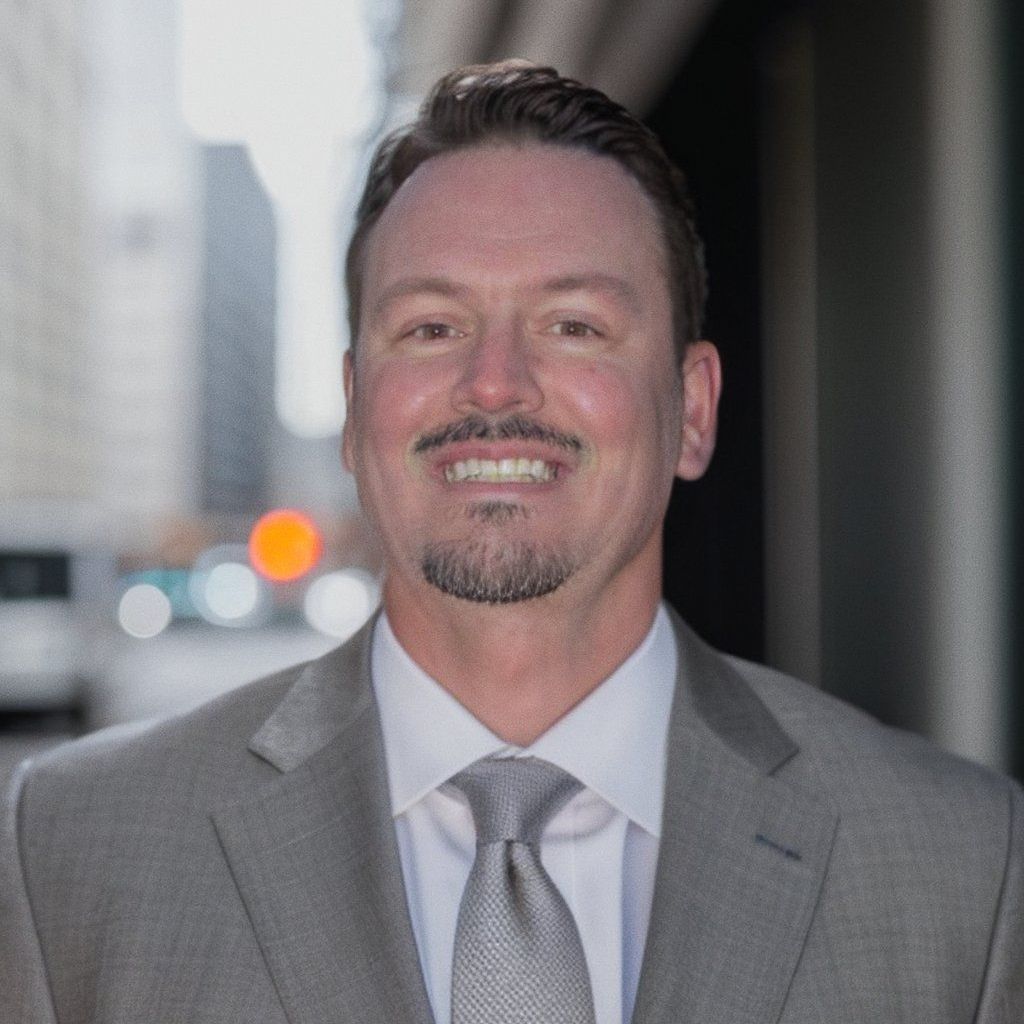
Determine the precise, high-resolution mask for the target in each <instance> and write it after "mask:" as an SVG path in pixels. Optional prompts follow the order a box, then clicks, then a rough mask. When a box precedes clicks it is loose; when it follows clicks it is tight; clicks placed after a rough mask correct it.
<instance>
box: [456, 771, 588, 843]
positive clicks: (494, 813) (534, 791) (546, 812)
mask: <svg viewBox="0 0 1024 1024" xmlns="http://www.w3.org/2000/svg"><path fill="white" fill-rule="evenodd" d="M451 783H452V785H453V786H455V787H456V788H457V789H460V790H462V792H463V793H464V794H465V795H466V798H467V799H468V800H469V806H470V808H471V810H472V811H473V821H474V823H475V824H476V837H477V842H478V843H496V842H501V841H503V840H506V839H511V840H514V841H516V842H520V843H537V842H539V841H540V835H541V832H543V831H544V826H545V825H546V824H547V823H548V821H549V819H551V818H552V817H553V816H554V815H555V813H556V812H557V811H558V810H559V808H561V807H562V806H564V805H565V804H566V803H567V802H568V800H569V798H570V797H572V796H573V795H574V794H575V793H576V792H577V791H578V790H580V789H582V788H583V787H582V784H581V783H580V782H579V781H578V780H576V779H574V778H573V777H572V776H571V775H570V774H569V773H568V772H564V771H562V769H561V768H558V767H556V766H555V765H553V764H551V763H550V762H548V761H542V760H540V759H539V758H536V757H520V758H515V757H500V758H499V757H488V758H484V759H483V760H482V761H477V762H476V763H475V764H471V765H470V766H469V767H468V768H466V769H465V770H464V771H461V772H459V774H458V775H455V776H453V777H452V779H451Z"/></svg>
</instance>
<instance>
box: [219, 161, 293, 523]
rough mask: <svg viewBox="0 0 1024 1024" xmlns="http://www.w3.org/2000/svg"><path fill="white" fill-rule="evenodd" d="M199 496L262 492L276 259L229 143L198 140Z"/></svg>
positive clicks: (255, 192)
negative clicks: (200, 208) (203, 143)
mask: <svg viewBox="0 0 1024 1024" xmlns="http://www.w3.org/2000/svg"><path fill="white" fill-rule="evenodd" d="M201 166H202V205H203V220H204V225H203V244H202V276H201V294H202V310H201V316H200V351H201V360H200V361H201V377H202V385H201V387H202V392H201V393H202V412H201V417H200V430H201V440H202V444H201V455H200V479H201V494H200V505H201V508H202V510H203V511H204V512H213V513H229V514H230V513H242V514H245V513H251V512H254V511H260V510H261V509H262V508H263V507H264V506H265V505H266V504H267V502H268V501H269V493H270V449H271V438H272V435H273V429H274V425H275V416H274V339H275V321H276V301H275V295H276V288H277V284H276V282H277V260H276V236H275V227H274V211H273V208H272V207H271V203H270V200H269V199H268V197H267V195H266V192H265V191H264V190H263V187H262V185H261V184H260V182H259V180H258V179H257V177H256V174H255V172H254V170H253V167H252V164H251V162H250V160H249V156H248V152H247V150H246V148H245V147H244V146H239V145H207V146H203V148H202V163H201Z"/></svg>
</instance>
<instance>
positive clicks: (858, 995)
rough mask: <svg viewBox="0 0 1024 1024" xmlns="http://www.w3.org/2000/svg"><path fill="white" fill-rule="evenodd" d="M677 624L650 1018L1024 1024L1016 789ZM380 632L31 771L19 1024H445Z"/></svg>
mask: <svg viewBox="0 0 1024 1024" xmlns="http://www.w3.org/2000/svg"><path fill="white" fill-rule="evenodd" d="M677 631H678V634H679V640H680V654H681V657H680V675H679V683H678V686H677V692H676V700H675V706H674V710H673V717H672V723H671V739H670V756H669V765H668V777H667V790H666V799H665V816H664V827H663V836H662V841H661V854H660V859H659V864H658V873H657V880H656V887H655V896H654V908H653V913H652V919H651V924H650V932H649V936H648V941H647V948H646V954H645V961H644V967H643V972H642V977H641V981H640V989H639V993H638V998H637V1004H636V1012H635V1015H634V1021H635V1022H636V1024H682V1022H701V1024H716V1022H717V1024H755V1022H757V1024H769V1022H779V1021H781V1022H786V1024H811V1022H814V1024H821V1022H828V1024H844V1022H849V1024H853V1022H857V1024H866V1022H871V1024H881V1022H885V1024H888V1022H896V1021H905V1022H907V1024H928V1022H940V1021H941V1022H950V1024H952V1022H956V1024H961V1022H963V1024H966V1022H968V1021H977V1022H983V1024H997V1022H998V1024H1021V1021H1024V799H1022V794H1021V791H1020V790H1019V789H1018V788H1017V787H1016V786H1015V785H1014V784H1012V783H1010V782H1009V781H1008V780H1006V779H1003V778H1001V777H998V776H995V775H993V774H991V773H989V772H986V771H984V770H983V769H981V768H977V767H974V766H972V765H969V764H965V763H963V762H960V761H957V760H955V759H953V758H951V757H948V756H946V755H943V754H941V753H939V752H937V751H936V750H935V749H933V748H932V747H930V746H929V745H928V744H926V743H925V742H923V741H921V740H919V739H916V738H914V737H912V736H907V735H903V734H900V733H897V732H894V731H891V730H889V729H886V728H883V727H881V726H879V725H878V724H877V723H875V722H873V721H871V720H870V719H869V718H867V717H866V716H864V715H863V714H861V713H859V712H857V711H855V710H853V709H851V708H849V707H846V706H845V705H842V704H840V703H838V702H837V701H835V700H833V699H831V698H829V697H827V696H825V695H823V694H821V693H819V692H817V691H815V690H812V689H810V688H808V687H805V686H803V685H801V684H799V683H797V682H794V681H793V680H791V679H788V678H786V677H783V676H780V675H778V674H777V673H774V672H771V671H770V670H768V669H765V668H761V667H757V666H753V665H749V664H746V663H742V662H739V661H736V660H733V659H728V658H724V657H722V656H721V655H719V654H717V653H715V652H713V651H712V650H710V649H709V648H708V647H706V646H705V645H704V644H703V643H701V641H699V640H698V639H697V638H696V637H695V636H693V634H692V633H690V632H689V631H688V630H687V629H686V627H685V626H683V625H682V624H681V623H677ZM368 635H369V633H368V630H364V631H363V632H362V633H361V634H360V635H359V636H357V637H356V638H355V639H354V640H353V641H351V642H350V643H349V644H347V645H346V646H344V647H342V648H340V649H339V650H337V651H335V652H333V653H331V654H329V655H327V656H326V657H324V658H322V659H320V660H318V661H314V662H312V663H310V664H308V665H306V666H300V667H299V668H297V669H294V670H290V671H287V672H283V673H281V674H278V675H276V676H272V677H270V678H268V679H265V680H262V681H260V682H257V683H254V684H252V685H251V686H248V687H245V688H243V689H242V690H239V691H235V692H233V693H231V694H228V695H227V696H225V697H223V698H221V699H220V700H218V701H216V702H215V703H213V704H211V705H208V706H207V707H205V708H202V709H200V710H199V711H196V712H194V713H192V714H189V715H186V716H184V717H182V718H178V719H174V720H170V721H167V722H164V723H162V724H158V725H156V726H151V727H148V728H147V729H146V730H145V731H142V732H138V731H136V732H135V733H133V734H130V735H129V734H125V733H124V731H121V733H119V734H114V735H110V734H100V735H97V736H95V737H90V738H87V739H85V740H83V741H80V742H78V743H76V744H73V745H70V746H67V747H64V748H61V749H58V750H57V751H55V752H53V753H52V754H50V755H48V756H46V757H44V758H42V759H41V760H40V761H39V762H37V763H35V764H34V765H32V766H30V767H28V768H27V769H25V770H23V771H22V772H21V773H20V776H19V778H18V780H17V782H16V784H15V787H14V790H13V792H12V795H11V797H10V801H9V803H8V805H7V807H6V812H5V813H6V815H7V821H6V825H5V828H4V842H5V844H6V846H5V849H4V851H3V858H2V862H0V863H2V869H3V871H4V872H5V874H4V877H3V885H2V890H0V899H2V905H0V1020H2V1021H3V1022H4V1024H28V1022H31V1024H51V1022H54V1021H59V1022H60V1024H85V1022H91V1024H114V1022H117V1024H148V1022H154V1024H176V1022H180V1024H204V1022H206V1024H214V1022H216V1024H233V1022H239V1024H258V1022H265V1024H286V1022H287V1024H344V1022H348V1021H351V1022H354V1024H356V1022H357V1024H430V1022H431V1014H430V1008H429V1005H428V1002H427V998H426V994H425V990H424V986H423V981H422V977H421V974H420V969H419V963H418V958H417V953H416V949H415V945H414V940H413V936H412V931H411V927H410V923H409V917H408V912H407V909H406V904H405V897H404V890H403V884H402V878H401V869H400V864H399V859H398V854H397V848H396V841H395V834H394V829H393V825H392V822H391V818H390V814H389V810H388V807H389V804H388V798H387V783H386V778H385V771H384V758H383V750H382V741H381V734H380V728H379V724H378V719H377V714H376V708H375V704H374V699H373V694H372V690H371V687H370V683H369V664H368V650H369V643H368ZM441 1024H444V1022H441ZM538 1024H554V1022H538Z"/></svg>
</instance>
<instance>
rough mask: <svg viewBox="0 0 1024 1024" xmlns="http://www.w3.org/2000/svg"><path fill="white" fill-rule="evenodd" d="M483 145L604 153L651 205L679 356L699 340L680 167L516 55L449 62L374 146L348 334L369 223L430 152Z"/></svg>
mask: <svg viewBox="0 0 1024 1024" xmlns="http://www.w3.org/2000/svg"><path fill="white" fill-rule="evenodd" d="M490 142H511V143H528V142H539V143H545V144H550V145H555V146H568V147H572V148H576V149H582V150H586V151H588V152H591V153H594V154H596V155H598V156H604V157H610V158H611V159H612V160H614V161H615V162H616V163H618V164H619V166H620V167H622V168H623V169H624V170H625V171H626V172H627V173H628V174H629V175H630V176H631V177H632V178H633V179H634V181H636V182H637V184H638V185H639V186H640V188H641V189H642V190H643V191H644V193H645V194H646V195H647V197H648V198H649V199H650V200H651V202H652V203H653V205H654V209H655V211H656V213H657V217H658V220H659V222H660V224H661V229H662V232H663V235H664V238H663V241H664V244H665V249H666V253H667V257H668V266H667V268H666V271H667V274H668V285H669V292H670V296H671V300H672V319H673V324H672V327H673V337H674V342H675V348H676V352H677V354H678V355H679V356H680V357H681V356H682V354H683V352H684V350H685V348H686V345H687V344H688V343H689V342H691V341H694V340H696V339H697V338H699V337H700V332H701V329H702V325H703V320H704V304H705V299H706V292H707V274H706V270H705V266H704V246H703V243H702V241H701V239H700V236H699V235H698V233H697V228H696V225H695V223H694V214H693V202H692V200H691V198H690V194H689V190H688V188H687V185H686V179H685V178H684V176H683V174H682V172H681V171H680V170H679V168H677V167H676V166H675V164H673V163H672V161H671V160H670V159H669V158H668V156H667V155H666V154H665V151H664V149H663V148H662V146H661V143H660V142H659V141H658V138H657V136H656V135H655V134H654V133H653V132H652V131H651V130H650V129H649V128H648V127H647V126H646V125H644V124H643V123H641V122H640V121H639V120H637V119H636V118H635V117H634V116H633V115H632V114H630V113H629V111H627V110H626V109H625V108H624V107H622V106H620V105H619V104H618V103H615V102H614V101H613V100H610V99H609V98H608V97H607V96H605V94H604V93H602V92H599V91H598V90H597V89H592V88H589V87H588V86H585V85H582V84H581V83H579V82H577V81H575V80H573V79H571V78H564V77H562V76H561V75H559V74H558V72H557V71H555V70H554V68H550V67H541V66H539V65H535V64H531V63H529V62H527V61H522V60H506V61H500V62H498V63H495V64H478V65H469V66H467V67H462V68H458V69H456V70H455V71H452V72H450V73H449V74H447V75H445V76H444V77H443V78H441V79H440V80H439V81H438V82H437V84H436V85H435V86H434V88H433V89H432V90H431V91H430V93H429V94H428V96H427V98H426V99H425V100H424V101H423V104H422V106H421V107H420V110H419V116H418V117H417V119H416V120H415V121H413V122H412V123H411V124H409V125H406V126H405V127H403V128H399V129H398V130H397V131H394V132H392V133H391V134H390V135H388V136H386V137H385V138H384V139H383V141H382V142H381V143H380V145H379V146H378V147H377V150H376V152H375V153H374V156H373V159H372V161H371V163H370V170H369V173H368V176H367V181H366V188H365V189H364V191H363V195H362V198H361V200H360V202H359V206H358V207H357V210H356V219H355V229H354V231H353V233H352V240H351V242H350V243H349V247H348V254H347V256H346V260H345V284H346V288H347V291H348V318H349V328H350V331H351V341H352V344H355V341H356V338H357V336H358V333H359V304H360V297H361V290H362V273H363V250H364V249H365V246H366V240H367V237H368V235H369V233H370V230H371V229H372V228H373V226H374V224H376V223H377V220H378V219H379V218H380V216H381V214H382V213H383V212H384V209H385V208H386V207H387V205H388V203H390V202H391V200H392V198H393V197H394V195H395V193H396V192H397V191H398V190H399V188H400V187H401V186H402V184H403V182H405V181H406V179H407V178H409V176H410V175H411V174H412V173H413V171H415V170H416V168H417V167H419V166H420V164H422V163H424V162H426V161H427V160H429V159H431V158H432V157H435V156H440V155H442V154H445V153H451V152H455V151H458V150H464V149H470V148H473V147H476V146H480V145H485V144H487V143H490Z"/></svg>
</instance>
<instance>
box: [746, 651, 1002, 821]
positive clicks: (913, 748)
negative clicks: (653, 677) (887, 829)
mask: <svg viewBox="0 0 1024 1024" xmlns="http://www.w3.org/2000/svg"><path fill="white" fill-rule="evenodd" d="M727 660H728V661H729V663H730V664H731V666H732V667H733V668H734V669H735V670H736V671H737V672H738V673H739V674H740V675H741V676H742V677H743V678H744V679H745V680H746V682H747V683H748V685H749V686H750V687H751V689H752V690H753V691H754V692H755V693H756V694H757V696H758V698H759V699H760V700H761V701H762V702H763V703H764V705H765V706H766V707H767V708H768V710H769V711H770V712H771V713H772V715H773V716H774V717H775V719H776V720H777V721H778V722H779V724H780V725H781V726H782V728H783V729H784V730H785V731H786V732H787V733H788V734H789V736H790V737H791V738H792V739H793V740H794V741H795V742H796V743H797V745H798V746H799V748H800V754H799V757H798V758H797V759H796V761H797V762H798V763H797V765H795V766H794V767H795V769H796V770H798V771H802V772H804V773H807V774H813V775H814V776H815V777H816V778H817V779H819V780H824V781H825V783H826V784H827V787H828V789H829V791H830V792H831V793H832V794H833V796H834V797H835V798H836V799H837V801H838V802H839V803H842V804H845V805H847V806H852V807H854V808H856V807H857V806H861V805H864V806H870V807H878V806H879V805H882V806H886V807H889V808H890V809H892V810H893V811H894V812H896V811H897V810H899V808H900V807H905V808H907V812H908V813H909V814H910V816H911V817H918V816H921V817H926V816H928V815H933V816H934V815H935V814H938V815H939V817H946V818H949V816H950V815H951V814H952V815H956V814H963V815H965V816H966V817H968V818H972V817H975V816H977V815H981V816H983V817H984V819H985V821H986V822H987V823H989V824H994V823H995V820H997V819H998V820H999V821H1000V822H1005V820H1006V816H1007V814H1008V813H1009V811H1010V809H1011V804H1012V803H1014V802H1019V800H1020V798H1021V789H1020V787H1019V786H1018V785H1017V784H1016V783H1015V782H1013V781H1012V780H1011V779H1009V778H1007V777H1006V776H1004V775H1001V774H1000V773H998V772H996V771H993V770H992V769H990V768H987V767H984V766H983V765H980V764H977V763H975V762H973V761H968V760H966V759H964V758H962V757H958V756H956V755H954V754H952V753H949V752H948V751H945V750H942V749H941V748H940V747H938V746H937V745H936V744H934V743H933V742H931V741H930V740H927V739H926V738H924V737H923V736H919V735H917V734H915V733H911V732H907V731H905V730H902V729H896V728H893V727H891V726H888V725H884V724H883V723H881V722H879V721H878V720H877V719H875V718H873V717H872V716H871V715H869V714H868V713H867V712H865V711H863V710H861V709H859V708H856V707H854V706H852V705H850V704H848V703H846V702H845V701H843V700H841V699H839V698H838V697H835V696H832V695H831V694H828V693H825V692H824V691H822V690H819V689H817V688H816V687H813V686H810V685H808V684H807V683H803V682H801V681H800V680H798V679H794V678H792V677H791V676H787V675H785V674H784V673H781V672H777V671H775V670H774V669H771V668H768V667H767V666H764V665H757V664H753V663H751V662H747V661H743V660H741V659H738V658H732V657H729V658H727Z"/></svg>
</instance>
